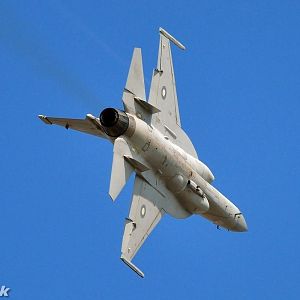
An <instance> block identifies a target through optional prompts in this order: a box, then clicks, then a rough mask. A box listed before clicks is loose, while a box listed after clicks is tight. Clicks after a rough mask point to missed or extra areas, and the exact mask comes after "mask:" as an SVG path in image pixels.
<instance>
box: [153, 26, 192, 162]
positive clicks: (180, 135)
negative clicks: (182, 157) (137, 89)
mask: <svg viewBox="0 0 300 300" xmlns="http://www.w3.org/2000/svg"><path fill="white" fill-rule="evenodd" d="M159 32H160V41H159V51H158V59H157V67H156V69H155V70H154V72H153V76H152V82H151V87H150V95H149V104H151V105H152V106H154V107H156V109H157V111H158V112H157V113H156V114H154V115H153V116H152V121H151V123H152V124H153V125H154V127H155V128H157V129H158V130H159V131H160V132H161V133H162V134H163V135H165V136H167V137H169V138H170V140H171V141H172V142H173V143H174V144H176V145H178V146H179V147H180V148H182V149H184V150H185V151H186V152H187V153H189V154H190V155H192V156H193V157H196V158H197V152H196V150H195V148H194V146H193V144H192V142H191V141H190V139H189V137H188V136H187V135H186V134H185V132H184V131H183V130H182V128H181V121H180V114H179V108H178V100H177V92H176V83H175V75H174V68H173V62H172V54H171V45H170V41H171V42H173V43H174V44H175V45H176V46H178V47H179V48H181V49H185V47H184V46H183V45H182V44H181V43H180V42H178V41H177V40H176V39H175V38H174V37H173V36H171V35H170V34H169V33H168V32H166V31H165V30H164V29H162V28H160V29H159Z"/></svg>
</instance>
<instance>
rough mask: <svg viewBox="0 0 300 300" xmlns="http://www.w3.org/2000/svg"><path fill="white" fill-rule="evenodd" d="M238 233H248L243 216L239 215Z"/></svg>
mask: <svg viewBox="0 0 300 300" xmlns="http://www.w3.org/2000/svg"><path fill="white" fill-rule="evenodd" d="M236 231H239V232H245V231H248V226H247V223H246V220H245V218H244V216H243V215H239V216H238V219H237V225H236Z"/></svg>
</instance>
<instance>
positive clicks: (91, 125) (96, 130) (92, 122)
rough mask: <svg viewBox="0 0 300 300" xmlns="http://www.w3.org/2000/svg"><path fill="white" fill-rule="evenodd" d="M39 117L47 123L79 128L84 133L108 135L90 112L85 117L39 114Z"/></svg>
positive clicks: (104, 136)
mask: <svg viewBox="0 0 300 300" xmlns="http://www.w3.org/2000/svg"><path fill="white" fill-rule="evenodd" d="M39 118H40V119H41V120H42V121H43V122H44V123H45V124H47V125H53V124H55V125H59V126H63V127H65V128H66V129H69V128H70V129H73V130H78V131H81V132H84V133H88V134H92V135H96V136H99V137H103V138H107V135H106V134H105V133H104V131H103V130H102V128H101V125H100V123H99V121H98V119H97V118H96V117H94V116H92V115H90V114H87V116H86V118H85V119H69V118H54V117H47V116H43V115H39Z"/></svg>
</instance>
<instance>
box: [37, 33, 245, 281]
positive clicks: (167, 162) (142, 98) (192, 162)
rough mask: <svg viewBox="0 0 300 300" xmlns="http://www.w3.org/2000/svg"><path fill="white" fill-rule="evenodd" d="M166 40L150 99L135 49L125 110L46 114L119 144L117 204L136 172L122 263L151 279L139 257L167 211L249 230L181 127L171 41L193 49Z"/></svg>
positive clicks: (113, 187)
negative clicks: (136, 260)
mask: <svg viewBox="0 0 300 300" xmlns="http://www.w3.org/2000/svg"><path fill="white" fill-rule="evenodd" d="M159 35H160V41H159V51H158V60H157V66H156V68H155V69H154V71H153V76H152V82H151V87H150V94H149V98H148V101H147V100H146V94H145V85H144V74H143V65H142V53H141V49H140V48H135V49H134V51H133V56H132V60H131V65H130V69H129V73H128V77H127V82H126V85H125V88H124V91H123V97H122V100H123V107H124V109H123V110H121V109H117V108H111V107H109V108H105V109H104V110H102V112H101V113H100V116H99V117H95V116H93V115H91V114H87V115H86V117H85V119H69V118H55V117H47V116H44V115H39V118H40V119H41V120H42V121H43V122H45V123H46V124H50V125H52V124H56V125H60V126H63V127H65V128H67V129H69V128H70V129H74V130H78V131H81V132H83V133H87V134H92V135H95V136H97V137H100V138H104V139H107V140H108V141H110V142H111V143H113V161H112V169H111V178H110V186H109V195H110V197H111V199H112V200H113V201H115V200H116V198H117V197H118V195H119V194H120V192H121V190H122V189H123V187H124V186H125V184H126V182H127V181H128V179H129V177H130V175H131V174H132V173H135V179H134V188H133V195H132V202H131V208H130V212H129V216H128V217H127V218H126V219H125V228H124V234H123V241H122V248H121V259H122V261H123V262H124V263H125V264H127V265H128V266H129V267H130V268H131V269H132V270H133V271H135V272H136V273H137V274H138V275H140V276H141V277H144V273H143V272H142V271H141V270H140V269H139V268H138V267H137V266H135V265H134V264H133V262H132V259H133V258H134V257H135V255H136V254H137V252H138V250H139V249H140V247H141V246H142V245H143V243H144V242H145V240H146V239H147V237H148V236H149V235H150V233H151V232H152V230H153V229H154V228H155V226H156V225H157V224H158V223H159V221H160V220H161V218H162V217H163V216H164V214H165V213H167V214H169V215H171V216H172V217H174V218H178V219H183V218H187V217H189V216H191V215H199V216H201V217H204V218H206V219H208V220H209V221H211V222H213V223H214V224H216V225H217V227H218V228H219V227H220V226H221V227H223V228H226V229H228V230H229V231H236V232H243V231H247V229H248V228H247V224H246V221H245V218H244V216H243V214H242V212H241V211H240V210H239V209H238V208H237V207H236V206H235V205H234V204H233V203H232V202H231V201H230V200H229V199H227V198H226V197H225V196H224V195H222V194H221V193H220V192H219V191H218V190H217V189H216V188H214V187H213V186H212V182H213V180H214V175H213V174H212V172H211V171H210V169H209V168H208V167H207V166H206V165H205V164H204V163H203V162H202V161H200V160H199V159H198V156H197V152H196V150H195V148H194V146H193V144H192V142H191V140H190V139H189V137H188V136H187V134H186V133H185V132H184V130H183V129H182V127H181V122H180V114H179V108H178V101H177V94H176V85H175V77H174V68H173V62H172V55H171V47H170V42H172V43H173V44H175V45H176V46H178V47H179V48H180V49H182V50H184V49H185V47H184V46H183V45H182V44H181V43H180V42H179V41H178V40H176V39H175V38H174V37H173V36H171V35H170V34H169V33H168V32H167V31H165V30H164V29H162V28H160V29H159Z"/></svg>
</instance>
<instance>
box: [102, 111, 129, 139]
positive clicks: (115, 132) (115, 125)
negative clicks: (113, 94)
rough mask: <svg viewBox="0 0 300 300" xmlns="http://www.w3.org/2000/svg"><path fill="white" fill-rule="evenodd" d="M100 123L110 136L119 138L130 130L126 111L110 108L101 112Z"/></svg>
mask: <svg viewBox="0 0 300 300" xmlns="http://www.w3.org/2000/svg"><path fill="white" fill-rule="evenodd" d="M100 123H101V125H102V127H103V130H104V132H105V133H106V134H107V135H108V136H111V137H118V136H120V135H122V134H124V133H125V132H126V130H127V129H128V126H129V118H128V116H127V114H126V113H125V112H124V111H121V110H118V109H115V108H110V107H109V108H105V109H104V110H103V111H102V112H101V114H100Z"/></svg>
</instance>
